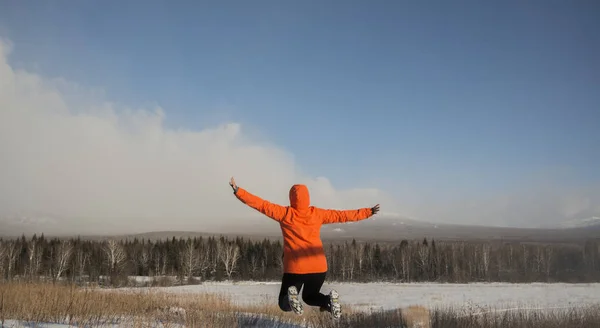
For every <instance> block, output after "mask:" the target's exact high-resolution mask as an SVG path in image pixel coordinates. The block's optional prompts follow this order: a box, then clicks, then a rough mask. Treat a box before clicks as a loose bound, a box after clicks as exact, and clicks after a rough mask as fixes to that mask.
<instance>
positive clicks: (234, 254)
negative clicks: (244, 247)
mask: <svg viewBox="0 0 600 328" xmlns="http://www.w3.org/2000/svg"><path fill="white" fill-rule="evenodd" d="M217 252H218V257H219V259H220V260H221V263H223V265H224V266H225V274H226V275H227V279H231V275H232V274H233V272H234V271H235V268H236V265H237V261H238V259H239V256H240V248H239V246H238V245H237V244H236V243H234V242H227V241H221V242H219V244H218V248H217Z"/></svg>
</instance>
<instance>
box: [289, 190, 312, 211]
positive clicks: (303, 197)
mask: <svg viewBox="0 0 600 328" xmlns="http://www.w3.org/2000/svg"><path fill="white" fill-rule="evenodd" d="M290 206H291V207H293V208H295V209H296V210H305V209H308V207H309V206H310V195H309V193H308V188H307V187H306V186H305V185H301V184H296V185H293V186H292V188H290Z"/></svg>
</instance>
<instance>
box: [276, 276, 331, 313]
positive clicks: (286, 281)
mask: <svg viewBox="0 0 600 328" xmlns="http://www.w3.org/2000/svg"><path fill="white" fill-rule="evenodd" d="M326 274H327V272H322V273H305V274H297V273H284V274H283V277H282V278H281V290H279V308H281V310H283V311H286V312H288V311H291V310H292V308H291V307H290V304H289V303H288V299H287V290H288V287H290V286H296V290H298V293H300V289H301V288H302V287H303V286H304V288H303V289H302V300H303V301H304V303H306V304H308V305H310V306H318V307H320V308H321V309H322V310H329V296H328V295H324V294H321V287H322V286H323V283H324V282H325V275H326Z"/></svg>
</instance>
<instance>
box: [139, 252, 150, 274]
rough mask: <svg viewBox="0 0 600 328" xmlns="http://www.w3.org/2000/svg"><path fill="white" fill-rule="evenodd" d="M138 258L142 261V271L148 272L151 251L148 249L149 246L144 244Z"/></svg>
mask: <svg viewBox="0 0 600 328" xmlns="http://www.w3.org/2000/svg"><path fill="white" fill-rule="evenodd" d="M138 260H139V262H140V266H141V267H142V272H144V274H147V272H148V269H149V265H150V252H149V251H148V248H147V247H146V246H142V249H141V250H140V257H139V259H138Z"/></svg>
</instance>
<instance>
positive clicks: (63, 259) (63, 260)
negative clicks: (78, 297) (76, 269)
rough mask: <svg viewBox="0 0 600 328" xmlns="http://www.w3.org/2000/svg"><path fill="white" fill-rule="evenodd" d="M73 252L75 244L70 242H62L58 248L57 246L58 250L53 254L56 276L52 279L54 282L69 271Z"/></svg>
mask: <svg viewBox="0 0 600 328" xmlns="http://www.w3.org/2000/svg"><path fill="white" fill-rule="evenodd" d="M72 252H73V244H72V243H71V241H70V240H62V241H61V242H60V243H59V244H58V246H56V249H55V250H54V252H53V253H54V254H53V264H54V265H53V267H54V274H53V277H52V278H53V279H54V281H56V280H59V279H60V276H61V275H62V274H63V272H64V271H65V270H66V269H67V266H68V264H69V260H70V259H71V254H72Z"/></svg>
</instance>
